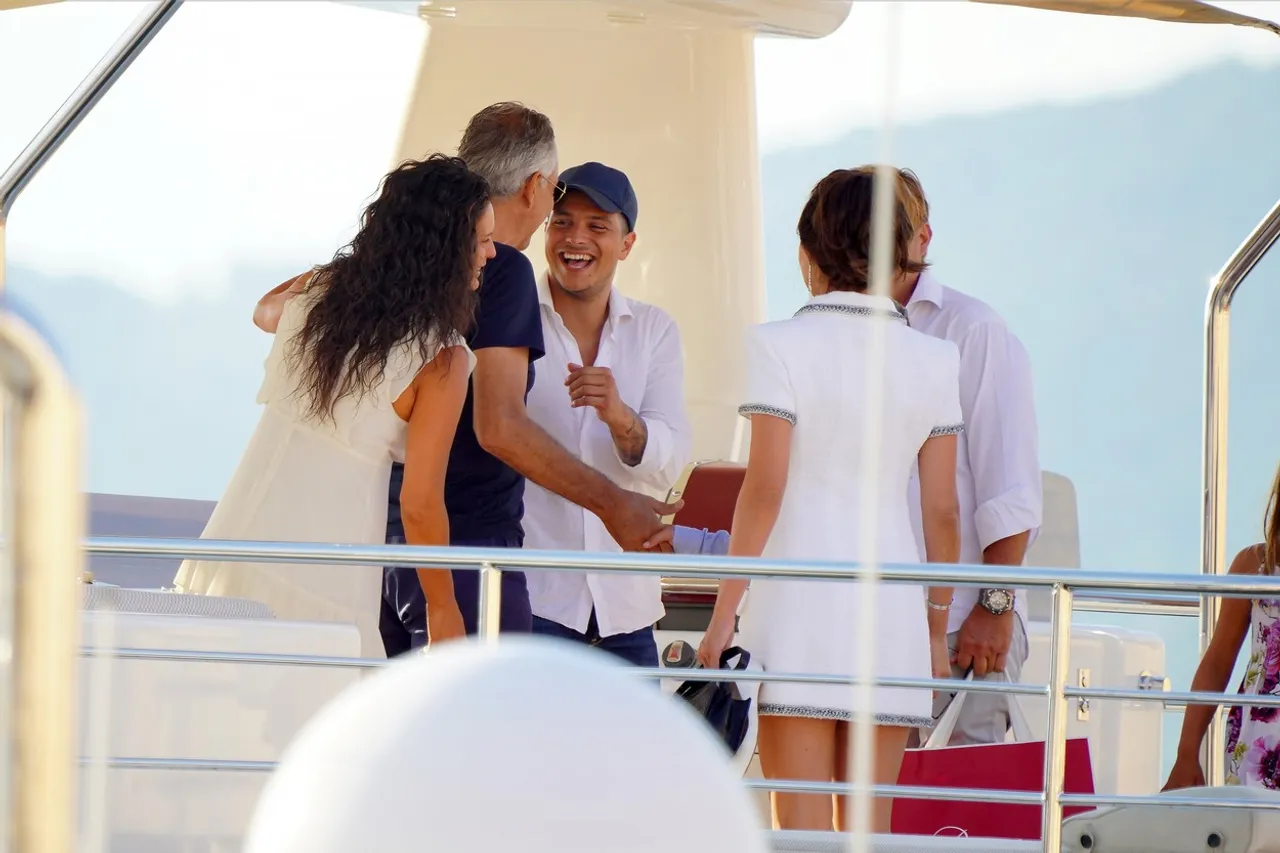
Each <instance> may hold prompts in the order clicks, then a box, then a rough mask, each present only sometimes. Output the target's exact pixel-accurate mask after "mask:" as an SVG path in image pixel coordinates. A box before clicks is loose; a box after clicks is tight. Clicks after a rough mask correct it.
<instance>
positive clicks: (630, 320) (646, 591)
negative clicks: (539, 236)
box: [524, 276, 693, 637]
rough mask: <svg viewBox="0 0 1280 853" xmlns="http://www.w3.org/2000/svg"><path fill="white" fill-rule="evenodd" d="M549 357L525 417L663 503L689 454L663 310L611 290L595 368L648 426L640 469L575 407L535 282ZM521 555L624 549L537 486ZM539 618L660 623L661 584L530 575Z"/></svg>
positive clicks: (622, 626) (680, 382) (566, 343)
mask: <svg viewBox="0 0 1280 853" xmlns="http://www.w3.org/2000/svg"><path fill="white" fill-rule="evenodd" d="M538 296H539V300H540V303H541V310H542V334H543V337H544V339H545V341H544V343H545V347H546V355H545V356H544V357H543V358H542V359H541V360H539V361H538V364H537V366H536V368H535V373H534V382H533V389H532V390H531V391H530V392H529V401H528V408H529V416H530V417H531V418H532V419H533V420H534V421H535V422H536V423H537V424H538V425H539V426H541V427H542V428H543V429H545V430H546V431H547V432H548V433H550V434H551V437H552V438H554V439H555V440H556V441H558V442H560V444H562V445H563V446H564V447H565V448H566V449H567V450H569V451H570V452H571V453H574V454H576V455H577V456H578V458H579V459H581V460H582V461H583V462H585V463H586V464H588V465H590V466H591V467H592V468H595V469H596V470H597V471H599V472H600V473H601V474H604V475H605V476H606V477H608V478H609V479H610V480H612V481H613V482H615V483H617V484H618V485H619V486H621V487H622V488H624V489H630V490H632V491H637V492H644V493H645V494H649V495H652V496H654V497H659V498H665V497H666V495H667V492H668V491H669V490H670V489H671V487H672V486H673V485H675V483H676V481H677V479H679V477H680V474H681V473H682V472H683V471H684V468H685V466H686V465H688V464H689V461H690V457H691V456H692V453H693V436H692V430H691V428H690V426H689V419H688V416H687V415H686V414H685V404H684V355H683V353H682V351H681V346H680V332H679V330H678V329H677V328H676V324H675V321H674V320H672V319H671V317H670V315H668V314H667V313H666V312H665V311H663V310H662V309H660V308H657V307H655V306H653V305H646V304H645V303H643V302H637V301H636V300H634V299H628V298H627V297H625V296H623V295H622V294H621V293H619V292H618V290H617V288H614V289H613V291H612V293H611V295H610V297H609V317H608V319H607V320H606V321H605V325H604V329H603V330H602V331H601V333H600V348H599V351H598V353H597V355H596V360H595V366H597V367H608V368H609V369H610V370H611V371H612V372H613V378H614V382H615V383H616V384H617V386H618V395H619V396H620V397H621V398H622V402H623V403H625V404H627V405H628V406H630V407H631V408H632V409H634V410H635V412H636V413H637V414H638V415H639V416H640V417H641V418H643V419H644V425H645V429H646V430H647V431H648V442H647V443H646V444H645V449H644V455H643V456H642V457H641V459H640V462H639V464H637V465H636V466H635V467H631V466H629V465H627V464H626V463H625V462H623V461H622V459H621V457H620V456H619V455H618V450H617V447H616V446H615V445H614V443H613V437H612V436H611V435H610V434H609V428H608V427H607V426H605V425H604V423H602V422H601V421H600V419H599V418H598V417H597V416H596V410H595V409H593V408H591V407H590V406H583V407H581V408H577V409H575V408H572V407H570V405H569V389H568V388H567V387H566V386H565V384H564V383H565V379H566V378H568V376H569V367H568V365H569V364H570V363H572V364H582V363H583V361H582V356H581V354H580V353H579V351H578V344H577V341H576V340H574V337H573V335H572V334H571V333H570V332H569V330H568V329H567V328H566V327H565V325H564V321H563V320H561V319H560V315H559V314H558V313H556V309H555V306H554V304H552V302H551V290H550V285H549V284H548V281H547V279H546V277H545V276H544V277H543V278H542V279H541V280H540V281H539V282H538ZM524 511H525V512H524V530H525V541H524V546H525V547H526V548H543V549H552V550H564V551H597V552H618V551H621V550H622V549H621V548H620V547H619V546H618V543H616V542H615V541H614V540H613V537H611V536H610V535H609V532H608V531H607V530H606V529H605V526H604V524H603V523H602V522H601V521H600V519H599V518H597V517H596V516H595V515H594V514H593V513H591V512H590V511H588V510H585V509H583V508H582V507H579V506H577V505H575V504H573V503H570V502H569V501H567V500H565V499H564V498H562V497H560V496H559V495H557V494H555V493H553V492H549V491H547V490H546V489H543V488H541V487H540V486H538V485H537V484H535V483H533V482H527V483H526V484H525V493H524ZM528 583H529V600H530V603H531V605H532V607H533V613H534V615H535V616H540V617H542V618H543V619H550V620H551V621H553V622H558V623H559V624H561V625H564V626H565V627H567V628H572V629H573V630H575V631H578V632H580V633H585V632H586V629H587V623H588V622H589V621H590V618H591V611H592V608H594V609H595V612H596V623H597V626H598V628H599V630H600V635H601V636H602V637H608V636H612V635H614V634H627V633H631V632H632V631H639V630H641V629H642V628H646V627H648V626H651V625H653V623H655V622H657V621H658V620H659V619H661V618H662V616H663V613H664V610H663V607H662V585H661V581H660V580H659V578H658V577H657V576H656V575H623V574H591V573H582V572H544V571H538V572H529V573H528Z"/></svg>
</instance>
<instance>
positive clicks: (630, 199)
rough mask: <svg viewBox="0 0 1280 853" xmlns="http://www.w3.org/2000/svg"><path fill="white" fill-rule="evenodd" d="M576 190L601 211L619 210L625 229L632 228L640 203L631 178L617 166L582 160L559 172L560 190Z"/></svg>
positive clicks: (615, 211) (614, 211)
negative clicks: (625, 222)
mask: <svg viewBox="0 0 1280 853" xmlns="http://www.w3.org/2000/svg"><path fill="white" fill-rule="evenodd" d="M569 190H578V191H579V192H581V193H582V194H584V195H585V196H586V197H587V198H589V199H591V201H592V202H594V203H595V205H596V207H598V208H600V209H601V210H603V211H604V212H605V213H621V214H622V218H623V219H625V220H627V230H628V231H634V230H636V217H637V216H638V215H639V214H640V205H639V202H637V201H636V191H635V190H633V189H632V188H631V181H630V180H629V179H628V178H627V176H626V175H624V174H623V173H622V172H619V171H618V170H617V169H614V168H611V167H609V166H606V165H604V164H603V163H583V164H582V165H581V166H572V167H570V168H568V169H565V170H564V171H563V172H561V173H560V191H561V192H568V191H569Z"/></svg>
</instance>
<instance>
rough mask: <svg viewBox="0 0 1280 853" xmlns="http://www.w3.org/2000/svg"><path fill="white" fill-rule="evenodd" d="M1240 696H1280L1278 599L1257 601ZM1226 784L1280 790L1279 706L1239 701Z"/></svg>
mask: <svg viewBox="0 0 1280 853" xmlns="http://www.w3.org/2000/svg"><path fill="white" fill-rule="evenodd" d="M1249 636H1250V637H1251V638H1252V642H1251V645H1250V652H1249V665H1248V666H1247V667H1246V668H1245V671H1244V681H1243V682H1241V684H1240V691H1239V692H1240V694H1241V695H1250V696H1280V599H1268V600H1254V602H1253V609H1252V613H1251V615H1250V619H1249ZM1227 784H1228V785H1254V786H1260V787H1263V788H1270V789H1271V790H1273V791H1274V790H1280V708H1255V707H1249V706H1248V704H1244V705H1235V706H1233V707H1232V709H1231V713H1229V714H1228V715H1227Z"/></svg>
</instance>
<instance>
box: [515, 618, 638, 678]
mask: <svg viewBox="0 0 1280 853" xmlns="http://www.w3.org/2000/svg"><path fill="white" fill-rule="evenodd" d="M533 633H535V634H540V635H542V636H544V637H559V638H560V639H562V640H572V641H574V642H578V643H586V644H587V645H588V646H591V647H593V648H597V649H600V650H602V651H606V652H609V653H610V654H613V655H615V656H617V657H619V658H622V659H623V660H624V661H626V662H627V663H629V664H634V665H635V666H651V667H656V666H657V665H658V641H657V640H656V639H654V636H653V626H652V625H650V626H649V627H647V628H641V629H640V630H639V631H632V632H631V633H629V634H614V635H613V636H612V637H601V636H600V626H599V625H597V624H596V612H595V611H594V610H593V611H591V621H589V622H588V623H587V632H586V633H585V634H582V633H579V632H577V631H575V630H573V629H572V628H566V627H565V626H564V625H561V624H560V623H559V622H552V621H551V620H550V619H543V618H542V617H541V616H535V617H533Z"/></svg>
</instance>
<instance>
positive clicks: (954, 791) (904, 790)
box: [80, 757, 1274, 809]
mask: <svg viewBox="0 0 1280 853" xmlns="http://www.w3.org/2000/svg"><path fill="white" fill-rule="evenodd" d="M80 763H81V765H82V766H90V765H94V764H98V763H104V764H106V766H107V767H108V768H110V769H112V770H152V771H156V770H161V771H183V770H185V771H203V772H218V773H270V772H272V771H273V770H275V768H276V762H274V761H234V760H228V759H214V758H126V757H112V758H106V759H103V761H102V762H95V761H93V760H91V759H81V762H80ZM743 784H744V785H745V786H746V787H747V788H749V789H752V790H757V791H785V792H789V793H796V794H852V793H853V792H854V791H855V789H856V788H857V786H855V785H853V784H849V783H841V782H805V781H798V780H790V779H778V780H769V779H744V780H743ZM867 790H868V791H869V792H870V793H871V795H872V796H876V797H894V798H897V799H911V800H950V801H956V802H979V803H1013V804H1017V805H1030V806H1040V805H1044V800H1045V796H1044V794H1043V792H1034V791H1008V790H997V789H987V788H924V787H920V786H917V785H870V786H868V788H867ZM1061 796H1062V804H1063V805H1064V806H1067V807H1068V808H1070V807H1081V806H1083V807H1087V808H1096V807H1100V806H1113V805H1141V806H1177V807H1187V806H1193V807H1208V808H1218V807H1222V808H1231V809H1268V808H1274V806H1270V805H1268V804H1266V803H1260V802H1258V801H1257V800H1251V799H1244V798H1236V797H1224V798H1222V799H1218V798H1216V797H1189V796H1181V795H1178V796H1162V797H1157V796H1136V795H1123V794H1115V795H1106V794H1066V793H1064V794H1062V795H1061Z"/></svg>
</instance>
